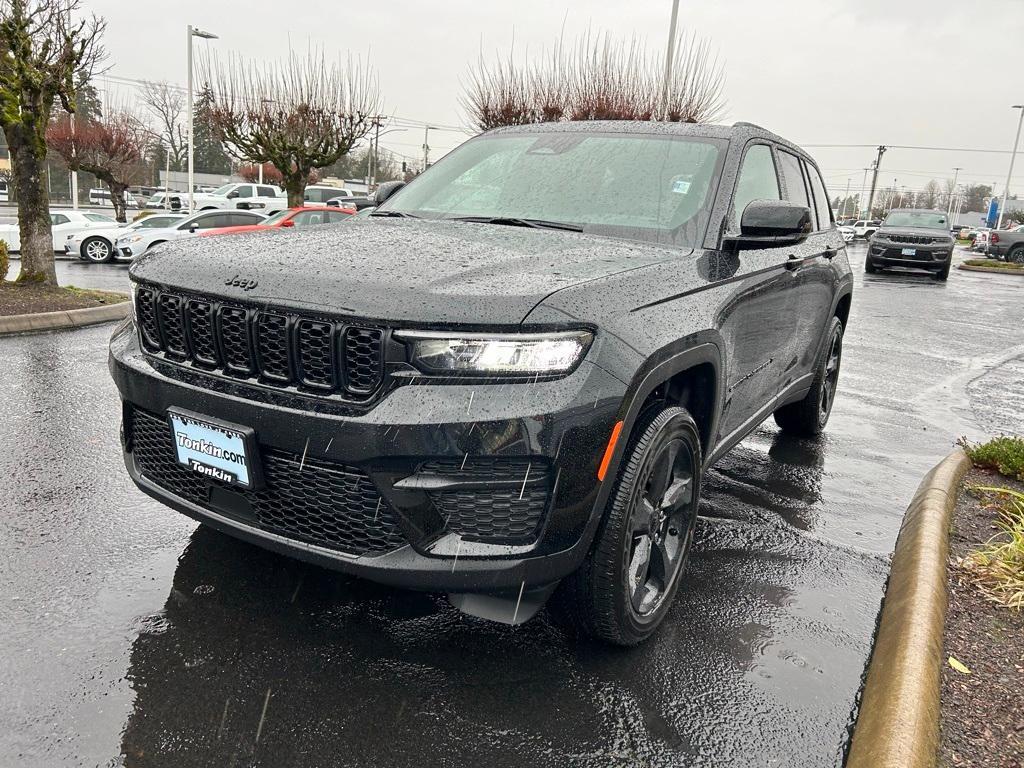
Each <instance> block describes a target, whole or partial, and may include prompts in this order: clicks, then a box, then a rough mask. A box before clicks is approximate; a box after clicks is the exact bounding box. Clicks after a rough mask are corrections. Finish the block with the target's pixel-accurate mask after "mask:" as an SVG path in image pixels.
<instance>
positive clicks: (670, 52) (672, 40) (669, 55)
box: [661, 0, 679, 120]
mask: <svg viewBox="0 0 1024 768" xmlns="http://www.w3.org/2000/svg"><path fill="white" fill-rule="evenodd" d="M678 20H679V0H672V20H671V21H670V22H669V24H668V49H667V50H666V51H665V79H664V81H663V82H662V84H661V114H662V119H664V120H667V119H668V84H669V83H670V82H671V80H672V62H673V60H674V59H675V57H676V22H677V21H678Z"/></svg>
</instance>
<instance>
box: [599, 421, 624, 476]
mask: <svg viewBox="0 0 1024 768" xmlns="http://www.w3.org/2000/svg"><path fill="white" fill-rule="evenodd" d="M621 434H622V422H621V421H617V422H615V426H614V427H612V435H611V437H609V438H608V447H607V448H605V449H604V458H602V459H601V466H600V467H598V468H597V479H598V480H600V481H601V482H604V476H605V475H606V474H607V473H608V465H609V464H611V463H612V454H613V453H615V444H616V443H617V442H619V435H621Z"/></svg>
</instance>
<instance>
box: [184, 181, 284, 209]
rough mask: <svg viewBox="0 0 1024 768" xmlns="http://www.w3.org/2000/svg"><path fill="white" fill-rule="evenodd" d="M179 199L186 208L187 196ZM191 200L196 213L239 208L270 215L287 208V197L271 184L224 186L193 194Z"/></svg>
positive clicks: (234, 184)
mask: <svg viewBox="0 0 1024 768" xmlns="http://www.w3.org/2000/svg"><path fill="white" fill-rule="evenodd" d="M181 199H182V202H183V203H185V205H186V206H187V205H188V195H187V194H181ZM192 200H193V204H194V206H195V209H196V210H197V211H210V210H214V209H218V210H228V209H232V208H241V209H243V210H250V211H256V212H258V213H262V214H264V215H270V214H272V213H277V212H278V211H283V210H284V209H285V208H287V207H288V197H287V195H285V193H284V192H283V191H282V190H281V189H280V188H278V187H275V186H273V185H272V184H248V183H244V182H241V183H233V184H225V185H224V186H222V187H218V188H217V189H215V190H214V191H213V192H208V193H206V192H195V193H193V195H192Z"/></svg>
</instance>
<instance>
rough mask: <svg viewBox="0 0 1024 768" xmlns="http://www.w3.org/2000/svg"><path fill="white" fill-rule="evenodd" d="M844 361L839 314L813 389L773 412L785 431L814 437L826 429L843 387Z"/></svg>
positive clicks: (831, 328) (776, 420)
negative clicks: (840, 369) (840, 375)
mask: <svg viewBox="0 0 1024 768" xmlns="http://www.w3.org/2000/svg"><path fill="white" fill-rule="evenodd" d="M842 361H843V323H842V321H841V320H840V319H839V318H838V317H833V318H832V323H831V325H830V326H829V332H828V346H827V347H826V348H825V355H824V357H823V358H822V360H821V362H819V363H818V369H817V371H815V374H814V381H813V382H812V383H811V388H810V390H809V391H808V392H807V394H806V395H805V396H804V398H803V400H798V401H797V402H795V403H790V404H789V405H784V406H782V407H781V408H779V409H778V410H777V411H775V413H774V414H773V415H774V416H775V423H776V424H778V425H779V427H780V428H781V429H782V431H783V432H786V433H789V434H791V435H801V436H804V437H813V436H815V435H820V434H821V433H822V431H824V429H825V425H826V424H827V423H828V417H829V415H830V414H831V413H832V404H833V402H834V401H835V397H836V388H837V387H838V386H839V366H840V364H841V363H842Z"/></svg>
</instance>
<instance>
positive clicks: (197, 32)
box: [188, 24, 217, 213]
mask: <svg viewBox="0 0 1024 768" xmlns="http://www.w3.org/2000/svg"><path fill="white" fill-rule="evenodd" d="M193 37H201V38H203V39H204V40H216V39H217V36H216V35H215V34H213V33H212V32H204V31H203V30H201V29H197V28H196V27H193V26H192V25H191V24H189V25H188V212H189V213H192V207H193V205H194V204H195V201H194V200H193V199H192V195H193V192H194V191H195V175H196V168H195V152H194V150H193V147H192V136H193V125H192V38H193Z"/></svg>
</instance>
